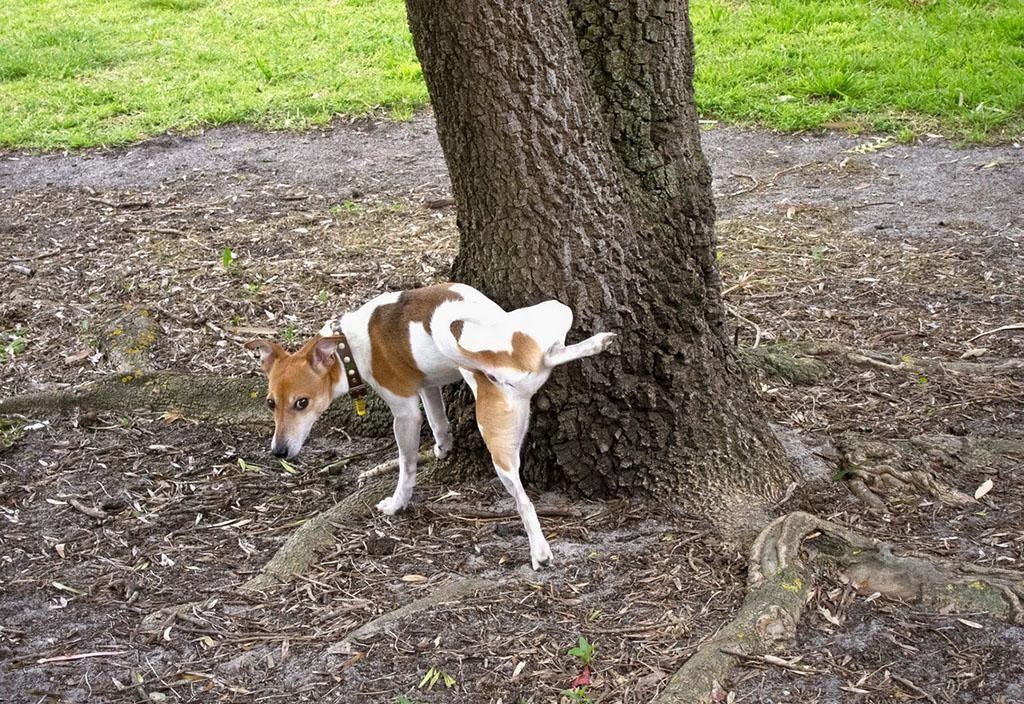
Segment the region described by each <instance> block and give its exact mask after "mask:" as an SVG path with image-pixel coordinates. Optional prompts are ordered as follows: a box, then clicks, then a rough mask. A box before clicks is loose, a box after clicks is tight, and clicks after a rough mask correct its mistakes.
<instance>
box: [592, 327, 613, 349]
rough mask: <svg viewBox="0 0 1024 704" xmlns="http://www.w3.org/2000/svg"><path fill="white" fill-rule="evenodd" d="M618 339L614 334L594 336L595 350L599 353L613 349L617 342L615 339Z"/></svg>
mask: <svg viewBox="0 0 1024 704" xmlns="http://www.w3.org/2000/svg"><path fill="white" fill-rule="evenodd" d="M616 337H618V335H616V334H615V333H614V332H600V333H598V334H596V335H594V349H595V350H596V351H597V352H604V351H605V350H606V349H608V348H609V347H611V345H612V343H613V342H615V338H616Z"/></svg>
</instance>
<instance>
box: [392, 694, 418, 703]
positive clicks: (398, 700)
mask: <svg viewBox="0 0 1024 704" xmlns="http://www.w3.org/2000/svg"><path fill="white" fill-rule="evenodd" d="M395 704H416V702H414V701H413V700H412V699H409V697H407V696H405V695H404V694H399V695H398V696H397V697H395Z"/></svg>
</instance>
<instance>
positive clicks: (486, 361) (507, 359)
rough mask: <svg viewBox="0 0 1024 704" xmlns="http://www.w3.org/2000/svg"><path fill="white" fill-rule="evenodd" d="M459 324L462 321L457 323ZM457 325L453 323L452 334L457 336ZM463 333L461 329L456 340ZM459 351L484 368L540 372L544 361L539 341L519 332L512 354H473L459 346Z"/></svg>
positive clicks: (486, 351)
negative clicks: (508, 368) (510, 368)
mask: <svg viewBox="0 0 1024 704" xmlns="http://www.w3.org/2000/svg"><path fill="white" fill-rule="evenodd" d="M458 322H461V321H458V320H456V321H455V323H458ZM455 323H452V334H455ZM461 333H462V330H461V328H460V329H459V334H455V338H456V340H457V339H458V338H459V335H461ZM459 350H460V351H461V352H462V354H464V355H465V356H466V358H467V359H471V360H473V361H474V362H477V363H479V364H480V365H481V366H484V367H512V368H514V369H518V370H520V371H523V372H536V371H540V368H541V363H542V362H543V361H544V353H543V352H542V351H541V349H540V345H538V344H537V341H536V340H534V339H533V338H532V337H530V336H529V335H527V334H526V333H524V332H518V331H516V332H514V333H512V351H511V352H507V351H505V350H500V351H495V350H477V351H475V352H473V351H470V350H467V349H466V348H465V347H463V346H462V345H459Z"/></svg>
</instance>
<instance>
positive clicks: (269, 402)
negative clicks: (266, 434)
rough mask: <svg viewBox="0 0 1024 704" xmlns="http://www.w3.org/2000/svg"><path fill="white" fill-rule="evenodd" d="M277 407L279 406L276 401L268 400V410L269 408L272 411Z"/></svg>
mask: <svg viewBox="0 0 1024 704" xmlns="http://www.w3.org/2000/svg"><path fill="white" fill-rule="evenodd" d="M276 405H277V404H276V403H274V399H272V398H268V399H267V408H269V409H270V410H274V407H275V406H276Z"/></svg>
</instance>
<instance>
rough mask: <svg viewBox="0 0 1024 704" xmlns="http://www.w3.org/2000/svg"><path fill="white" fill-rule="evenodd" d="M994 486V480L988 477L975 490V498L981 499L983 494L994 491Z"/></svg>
mask: <svg viewBox="0 0 1024 704" xmlns="http://www.w3.org/2000/svg"><path fill="white" fill-rule="evenodd" d="M992 486H993V484H992V480H991V479H986V480H985V481H983V482H982V483H981V484H980V485H979V486H978V488H977V489H975V490H974V498H976V499H980V498H981V497H982V496H984V495H985V494H987V493H988V492H990V491H992Z"/></svg>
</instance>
